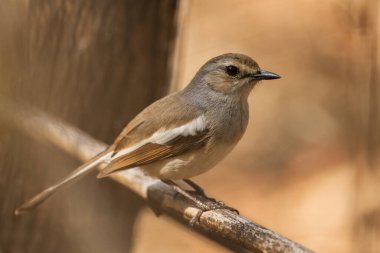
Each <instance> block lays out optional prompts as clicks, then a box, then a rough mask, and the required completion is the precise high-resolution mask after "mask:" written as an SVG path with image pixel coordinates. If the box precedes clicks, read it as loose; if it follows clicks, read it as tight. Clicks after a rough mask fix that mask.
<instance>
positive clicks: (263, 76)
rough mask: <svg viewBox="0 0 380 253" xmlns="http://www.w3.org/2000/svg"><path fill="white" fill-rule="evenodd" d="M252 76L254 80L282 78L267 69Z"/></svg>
mask: <svg viewBox="0 0 380 253" xmlns="http://www.w3.org/2000/svg"><path fill="white" fill-rule="evenodd" d="M251 77H252V79H253V80H271V79H278V78H281V76H279V75H277V74H275V73H272V72H269V71H265V70H260V71H259V72H257V73H255V74H252V75H251Z"/></svg>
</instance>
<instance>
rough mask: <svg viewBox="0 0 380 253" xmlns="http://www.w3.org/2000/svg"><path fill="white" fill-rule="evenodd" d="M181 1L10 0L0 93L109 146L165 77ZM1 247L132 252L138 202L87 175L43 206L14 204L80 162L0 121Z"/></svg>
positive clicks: (0, 21)
mask: <svg viewBox="0 0 380 253" xmlns="http://www.w3.org/2000/svg"><path fill="white" fill-rule="evenodd" d="M176 6H177V1H176V0H162V1H151V0H140V1H134V0H112V1H111V0H83V1H77V0H53V1H52V0H30V1H21V0H18V1H12V0H4V1H1V3H0V37H1V41H0V95H1V96H3V97H7V98H10V99H12V100H13V101H16V102H19V103H27V104H31V105H32V106H35V107H38V108H39V109H42V110H44V111H47V112H48V113H51V114H53V115H55V116H57V117H59V118H62V119H64V120H66V121H68V122H70V123H72V124H74V125H76V126H78V127H79V128H81V129H83V130H85V131H86V132H88V133H90V134H91V135H94V136H96V137H97V138H99V139H102V140H104V141H106V142H108V143H111V142H112V140H113V139H114V138H115V137H116V135H117V134H118V132H120V131H121V130H122V128H123V126H124V125H125V124H126V123H127V122H128V121H129V120H130V119H131V118H132V117H133V116H134V115H136V114H137V113H138V112H139V111H140V110H141V109H142V108H144V107H145V106H146V105H147V104H149V103H151V102H153V101H154V100H156V99H157V98H159V97H161V96H163V95H164V94H165V93H166V92H167V90H168V84H169V71H168V66H169V64H168V63H169V59H170V53H171V50H172V44H173V41H174V36H175V21H174V18H175V12H176ZM0 163H1V166H0V203H1V206H0V208H1V216H0V239H1V244H0V252H7V253H8V252H9V253H11V252H41V253H43V252H93V253H96V252H128V251H129V249H130V247H131V241H132V240H131V236H132V227H133V223H134V221H135V218H136V215H137V212H138V210H139V207H140V206H141V204H142V203H141V201H140V200H139V199H138V198H137V197H135V196H134V195H133V194H132V193H130V192H129V191H128V190H126V189H125V188H121V187H119V186H118V185H116V184H113V183H112V182H109V181H108V180H102V181H97V180H96V179H95V178H94V177H91V176H90V177H89V178H87V179H85V180H84V181H82V182H80V183H79V184H78V185H75V186H74V187H72V188H70V189H66V190H64V191H63V192H62V193H61V194H58V196H56V197H54V198H52V199H51V200H49V201H48V202H47V203H46V204H45V205H43V206H42V207H41V208H40V209H39V210H37V211H35V212H33V213H31V214H28V215H24V216H21V217H15V216H13V210H14V208H15V207H17V205H19V204H20V203H21V202H22V201H23V200H25V199H26V198H27V197H30V196H31V195H33V194H34V193H37V192H38V191H39V190H41V189H43V188H44V187H46V186H48V185H49V184H51V183H54V182H55V181H56V180H58V179H59V178H60V177H61V176H63V175H65V174H67V173H68V172H69V171H71V170H73V169H74V168H75V167H76V166H78V165H79V162H78V161H76V160H74V159H72V158H70V157H69V156H68V155H66V154H62V152H60V151H59V150H57V149H55V148H54V147H53V146H50V145H49V144H46V143H41V142H37V141H33V140H30V139H28V137H26V136H22V135H21V134H20V133H19V132H17V131H15V130H12V129H10V128H9V127H8V126H7V124H6V122H1V121H0Z"/></svg>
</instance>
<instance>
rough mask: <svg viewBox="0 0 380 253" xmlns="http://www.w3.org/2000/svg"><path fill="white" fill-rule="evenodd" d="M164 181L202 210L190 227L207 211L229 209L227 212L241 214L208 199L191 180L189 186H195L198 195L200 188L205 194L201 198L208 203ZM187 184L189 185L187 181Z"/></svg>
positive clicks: (170, 182)
mask: <svg viewBox="0 0 380 253" xmlns="http://www.w3.org/2000/svg"><path fill="white" fill-rule="evenodd" d="M162 181H163V182H164V183H166V184H168V185H170V186H172V187H173V188H174V190H175V191H176V192H177V193H179V194H181V195H182V196H184V197H186V198H187V199H189V200H190V201H192V202H193V203H194V204H195V205H196V206H197V207H198V208H199V209H200V210H199V211H198V213H197V214H196V215H195V216H194V217H193V218H192V219H191V220H190V222H189V224H190V226H193V225H194V224H195V223H196V222H197V221H199V218H200V217H201V215H202V213H203V212H207V211H211V210H216V209H227V210H230V211H233V212H236V213H238V214H239V211H238V210H236V209H234V208H232V207H229V206H227V205H226V204H224V203H223V202H222V201H216V200H215V199H213V198H209V197H207V196H206V195H205V194H204V191H203V189H202V188H201V187H200V186H198V185H197V184H195V183H194V182H192V181H190V180H188V181H190V182H191V183H190V184H189V185H190V186H191V187H193V185H195V187H193V188H194V190H196V193H197V189H196V188H198V190H201V192H203V194H200V196H201V197H203V198H204V199H206V200H207V202H202V201H201V200H199V199H198V198H196V197H195V196H193V195H191V193H189V192H188V191H185V190H183V189H182V188H181V187H180V186H179V185H177V184H176V183H175V182H173V181H172V180H162ZM185 182H186V183H188V182H187V180H186V181H185Z"/></svg>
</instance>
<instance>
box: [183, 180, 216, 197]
mask: <svg viewBox="0 0 380 253" xmlns="http://www.w3.org/2000/svg"><path fill="white" fill-rule="evenodd" d="M183 181H184V182H185V183H186V184H187V185H189V186H190V187H191V188H193V189H194V192H195V193H196V194H198V195H201V196H203V197H205V198H207V199H210V198H209V197H208V196H207V195H206V193H205V191H204V190H203V188H202V187H201V186H199V185H198V184H197V183H195V182H194V181H192V180H190V179H183Z"/></svg>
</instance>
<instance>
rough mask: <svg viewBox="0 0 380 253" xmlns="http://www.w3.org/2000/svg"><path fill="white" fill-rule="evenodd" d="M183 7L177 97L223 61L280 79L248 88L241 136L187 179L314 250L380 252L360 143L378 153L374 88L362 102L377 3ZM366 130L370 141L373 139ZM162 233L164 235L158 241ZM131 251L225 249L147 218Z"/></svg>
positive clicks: (219, 0) (218, 1) (194, 2)
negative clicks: (237, 61) (213, 163)
mask: <svg viewBox="0 0 380 253" xmlns="http://www.w3.org/2000/svg"><path fill="white" fill-rule="evenodd" d="M181 4H182V5H181V8H182V9H181V10H180V28H179V35H178V36H179V38H178V40H179V41H178V45H177V54H176V60H175V63H176V64H175V70H176V72H175V74H174V80H173V82H172V88H173V89H174V90H176V89H180V88H182V87H184V86H185V85H186V84H187V83H188V82H189V81H190V80H191V78H192V76H193V75H194V73H195V72H196V71H197V69H198V68H199V67H200V66H201V65H202V64H204V63H205V62H206V61H207V60H208V59H210V58H211V57H214V56H217V55H219V54H223V53H227V52H237V53H244V54H247V55H249V56H251V57H252V58H254V59H255V60H257V61H258V63H259V64H260V66H261V67H262V68H263V69H265V70H269V71H273V72H275V73H278V74H280V75H281V76H282V79H279V80H276V81H273V82H263V83H262V84H260V85H259V86H257V87H256V88H255V89H254V91H253V92H252V94H251V96H250V98H249V103H250V117H251V118H250V123H249V127H248V129H247V132H246V134H245V136H244V138H243V139H242V140H241V142H240V143H239V144H238V146H237V147H236V148H235V150H234V151H233V152H232V153H231V154H230V155H229V156H228V158H226V159H225V160H224V161H223V162H222V163H220V164H219V165H218V166H217V167H216V168H215V169H214V170H212V171H210V172H208V173H206V174H204V175H202V176H199V177H197V178H195V180H196V181H197V182H198V183H200V185H202V186H204V187H205V188H206V191H207V192H208V193H210V194H211V195H212V196H215V197H216V198H219V199H223V200H224V201H226V202H227V203H228V204H231V205H232V206H234V207H236V208H238V209H239V210H240V212H241V214H242V215H244V216H246V217H249V218H250V219H252V220H254V221H257V222H258V223H260V224H262V225H264V226H267V227H269V228H271V229H273V230H275V231H277V232H279V233H281V234H283V235H285V236H287V237H289V238H291V239H293V240H295V241H297V242H300V243H302V244H304V245H306V246H308V247H310V248H311V249H313V250H315V251H316V252H335V253H338V252H380V233H379V218H380V217H379V215H378V213H379V204H380V202H379V198H380V191H379V188H380V187H379V183H380V182H379V167H378V166H379V164H378V162H379V160H378V159H376V161H377V162H376V163H375V162H374V164H373V165H372V166H373V167H372V168H368V165H367V162H366V160H367V159H373V158H369V157H367V152H368V150H367V145H368V143H367V142H368V139H367V138H374V139H376V141H377V142H376V143H377V144H376V145H377V146H372V147H370V148H372V149H375V150H376V155H374V156H376V158H377V157H378V154H379V153H378V150H379V149H378V148H379V135H378V130H379V128H378V127H379V123H378V118H379V116H380V115H379V114H380V113H379V106H378V105H379V104H378V103H379V101H378V98H379V97H378V95H379V89H378V88H377V93H376V97H372V98H370V93H371V92H370V89H371V85H374V84H371V82H373V81H374V80H372V81H371V78H374V77H373V76H372V77H371V75H376V76H375V78H376V80H375V81H376V83H375V85H376V86H378V85H379V83H378V80H379V79H378V78H379V77H378V73H379V72H378V71H379V69H378V68H379V66H378V65H376V66H375V68H376V69H375V70H371V68H373V66H372V64H377V63H374V62H373V59H372V57H373V58H375V61H376V62H377V61H378V59H379V57H378V56H379V55H378V53H377V52H376V50H377V49H374V45H373V43H377V42H373V40H374V38H373V37H372V36H377V32H378V28H376V23H377V22H378V18H379V15H378V14H379V11H380V10H379V9H378V7H377V3H376V2H375V1H338V0H326V1H294V0H282V1H275V0H266V1H250V0H237V1H231V0H190V1H182V2H181ZM373 50H375V51H373ZM374 54H375V55H374ZM371 71H375V72H376V73H375V74H373V73H371ZM371 99H375V101H373V100H372V101H371ZM373 102H375V103H377V105H376V106H377V107H375V109H376V112H375V115H370V114H369V109H368V107H369V106H371V103H373ZM371 125H375V126H376V127H377V129H376V130H375V132H376V133H374V132H370V133H369V131H371V130H370V129H371ZM368 135H372V136H371V137H368ZM364 187H366V188H367V189H363V188H364ZM372 213H373V214H375V213H377V214H376V215H374V216H373V217H368V215H369V214H372ZM363 216H366V217H367V218H365V219H367V220H366V221H363V220H362V219H363ZM368 219H370V220H368ZM371 219H372V220H371ZM173 227H174V228H175V229H174V228H173ZM169 228H170V229H169ZM159 231H165V233H163V234H161V236H159V237H158V236H157V234H159V233H160V232H159ZM173 238H175V239H173ZM137 242H140V243H136V245H135V252H139V253H143V252H150V251H154V252H179V251H181V252H215V251H217V252H224V251H225V250H224V251H223V250H222V249H220V248H217V249H216V248H214V245H212V244H210V243H209V242H207V241H204V240H202V239H201V238H198V237H195V236H194V235H193V234H192V233H190V232H189V231H187V230H186V231H185V230H184V229H180V228H177V226H176V225H175V224H173V222H170V221H166V220H165V222H164V221H163V219H156V218H155V217H154V215H153V214H152V212H150V211H146V212H145V213H144V214H143V215H142V217H140V221H139V223H138V228H137ZM162 244H164V245H167V246H168V247H169V246H170V245H171V246H172V247H173V248H166V247H165V248H162V251H160V250H158V249H157V247H156V245H162Z"/></svg>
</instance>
